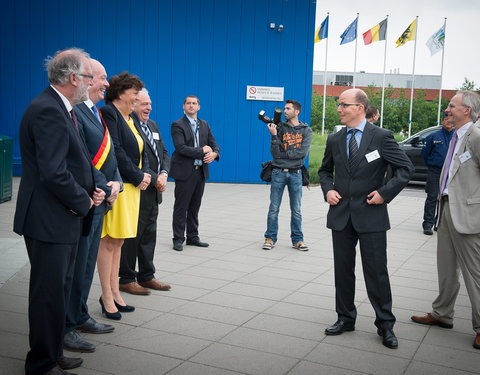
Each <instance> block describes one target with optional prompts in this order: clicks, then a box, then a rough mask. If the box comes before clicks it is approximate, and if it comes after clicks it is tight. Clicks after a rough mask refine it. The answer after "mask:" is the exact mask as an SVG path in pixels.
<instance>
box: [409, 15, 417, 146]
mask: <svg viewBox="0 0 480 375" xmlns="http://www.w3.org/2000/svg"><path fill="white" fill-rule="evenodd" d="M417 35H418V16H417V17H416V18H415V44H414V45H413V68H412V87H411V89H410V112H409V114H408V136H409V137H410V135H412V112H413V88H414V85H415V56H416V54H417Z"/></svg>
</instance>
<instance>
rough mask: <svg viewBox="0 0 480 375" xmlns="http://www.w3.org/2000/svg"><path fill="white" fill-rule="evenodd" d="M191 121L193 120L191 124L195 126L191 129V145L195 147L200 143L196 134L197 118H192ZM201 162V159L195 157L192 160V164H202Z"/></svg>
mask: <svg viewBox="0 0 480 375" xmlns="http://www.w3.org/2000/svg"><path fill="white" fill-rule="evenodd" d="M193 121H194V125H192V126H194V127H195V128H194V129H192V131H193V145H194V146H195V147H198V146H199V144H200V140H199V135H198V122H197V120H193ZM202 164H203V161H202V160H201V159H195V160H194V161H193V165H202Z"/></svg>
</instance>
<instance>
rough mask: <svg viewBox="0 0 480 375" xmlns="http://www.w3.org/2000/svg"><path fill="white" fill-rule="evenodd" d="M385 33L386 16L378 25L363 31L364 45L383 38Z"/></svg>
mask: <svg viewBox="0 0 480 375" xmlns="http://www.w3.org/2000/svg"><path fill="white" fill-rule="evenodd" d="M386 34H387V18H385V19H384V20H383V21H382V22H380V23H379V24H378V25H375V26H373V27H372V28H371V29H370V30H368V31H365V32H364V33H363V42H364V43H365V45H367V44H370V43H373V42H378V41H379V40H385V39H386Z"/></svg>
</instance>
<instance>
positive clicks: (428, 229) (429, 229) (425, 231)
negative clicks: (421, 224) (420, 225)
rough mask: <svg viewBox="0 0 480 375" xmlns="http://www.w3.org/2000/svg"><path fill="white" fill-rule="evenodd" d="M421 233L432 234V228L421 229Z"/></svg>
mask: <svg viewBox="0 0 480 375" xmlns="http://www.w3.org/2000/svg"><path fill="white" fill-rule="evenodd" d="M423 234H426V235H427V236H431V235H433V230H432V228H426V229H424V230H423Z"/></svg>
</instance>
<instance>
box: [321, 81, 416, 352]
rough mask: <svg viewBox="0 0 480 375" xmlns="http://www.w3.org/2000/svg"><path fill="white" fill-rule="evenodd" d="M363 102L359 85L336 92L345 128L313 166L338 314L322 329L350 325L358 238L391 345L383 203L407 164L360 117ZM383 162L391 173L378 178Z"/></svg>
mask: <svg viewBox="0 0 480 375" xmlns="http://www.w3.org/2000/svg"><path fill="white" fill-rule="evenodd" d="M366 108H368V97H367V95H366V94H365V92H363V91H362V90H360V89H349V90H346V91H344V92H343V93H342V94H341V95H340V98H339V102H338V105H337V112H338V114H339V116H340V121H341V123H342V124H343V125H346V128H344V129H342V130H341V131H339V132H338V133H334V134H331V135H330V136H329V137H328V140H327V146H326V149H325V155H324V158H323V162H322V166H321V167H320V169H319V171H318V174H319V176H320V184H321V187H322V190H323V194H324V197H325V200H326V201H327V203H328V204H329V205H330V209H329V211H328V215H327V227H328V228H330V229H331V230H332V240H333V256H334V267H335V304H336V312H337V315H338V318H337V322H336V323H335V324H333V325H332V326H330V327H328V328H327V329H326V330H325V333H326V334H327V335H339V334H341V333H343V332H345V331H353V330H354V329H355V320H356V318H357V310H356V307H355V303H354V298H355V256H356V251H355V248H356V245H357V242H360V253H361V256H362V266H363V274H364V278H365V284H366V287H367V294H368V298H369V299H370V303H371V304H372V306H373V308H374V310H375V315H376V320H375V325H376V326H377V333H378V334H379V335H380V336H382V337H383V345H385V346H386V347H388V348H397V347H398V341H397V338H396V336H395V334H394V332H393V326H394V324H395V316H394V315H393V313H392V294H391V290H390V281H389V277H388V269H387V236H386V231H387V230H388V229H390V223H389V219H388V212H387V203H389V202H391V201H392V199H393V198H395V196H396V195H397V194H398V193H399V192H400V191H401V190H402V189H403V188H404V187H405V185H406V184H407V183H408V181H409V180H410V177H411V175H412V173H413V165H412V163H411V162H410V160H409V159H408V157H407V156H406V154H405V153H404V152H403V151H402V150H400V149H399V147H398V144H397V142H395V139H394V138H393V135H392V133H391V132H390V131H389V130H386V129H382V128H379V127H377V126H375V125H373V124H371V123H369V122H368V121H367V120H366V119H365V110H366ZM389 165H390V166H391V167H392V170H393V171H394V175H393V177H392V178H391V179H390V180H389V181H388V182H386V183H385V184H384V180H385V178H384V177H385V172H386V170H387V167H388V166H389Z"/></svg>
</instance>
